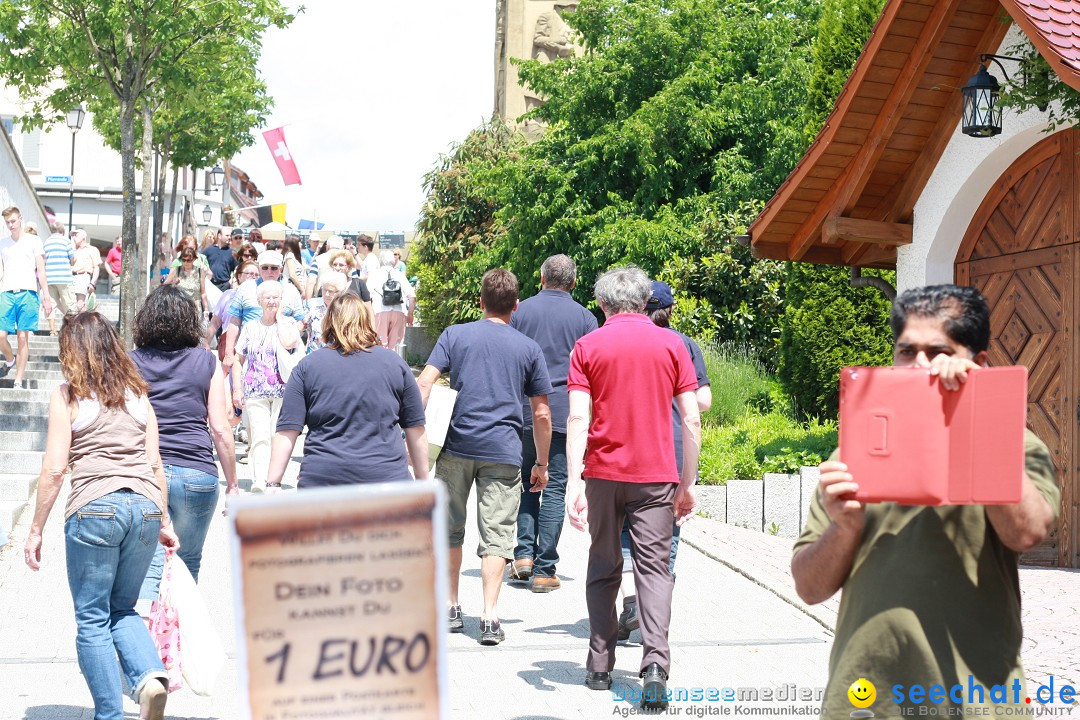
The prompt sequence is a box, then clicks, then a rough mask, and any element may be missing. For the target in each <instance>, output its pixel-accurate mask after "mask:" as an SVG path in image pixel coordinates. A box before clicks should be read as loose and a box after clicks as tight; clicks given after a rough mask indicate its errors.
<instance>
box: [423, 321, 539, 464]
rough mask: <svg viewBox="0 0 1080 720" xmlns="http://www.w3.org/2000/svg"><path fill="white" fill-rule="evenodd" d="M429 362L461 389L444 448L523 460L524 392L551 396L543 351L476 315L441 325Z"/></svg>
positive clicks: (507, 460)
mask: <svg viewBox="0 0 1080 720" xmlns="http://www.w3.org/2000/svg"><path fill="white" fill-rule="evenodd" d="M427 364H428V365H430V366H432V367H434V368H436V369H437V370H439V372H447V371H450V386H451V387H452V388H454V390H457V393H458V396H457V401H456V402H455V403H454V414H453V415H452V416H451V418H450V429H449V430H447V433H446V443H445V444H444V445H443V452H448V453H451V454H452V455H457V456H458V457H463V458H467V459H470V460H481V461H484V462H496V463H505V464H507V465H520V464H521V432H522V428H523V427H524V423H523V421H522V411H521V396H522V395H525V396H527V397H537V396H540V395H550V394H551V392H552V388H551V382H550V381H549V380H548V371H547V364H546V363H545V362H544V353H543V351H541V350H540V346H539V345H537V344H536V343H535V342H533V341H532V340H530V339H529V338H527V337H525V336H524V335H522V334H521V333H519V332H518V331H517V330H515V329H514V328H512V327H510V326H509V325H504V324H503V323H501V322H494V321H492V320H477V321H475V322H471V323H465V324H464V325H451V326H450V327H448V328H446V329H445V330H443V332H442V335H440V336H439V341H438V342H437V343H435V349H434V350H432V351H431V356H430V357H428V361H427Z"/></svg>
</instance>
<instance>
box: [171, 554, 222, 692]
mask: <svg viewBox="0 0 1080 720" xmlns="http://www.w3.org/2000/svg"><path fill="white" fill-rule="evenodd" d="M166 562H167V563H172V567H171V570H172V588H171V592H172V604H173V607H175V608H176V615H177V619H178V621H179V624H180V668H181V670H183V672H184V682H185V683H187V686H188V687H189V688H191V690H192V692H194V693H195V694H196V695H209V694H210V693H211V691H212V690H213V689H214V683H215V682H217V679H218V676H219V675H220V674H221V669H222V667H224V665H225V648H223V647H222V646H221V638H219V637H218V634H217V631H216V630H214V623H213V622H212V621H211V620H210V613H209V612H207V610H206V604H205V603H204V602H203V599H202V595H201V594H200V593H199V588H198V587H196V586H195V580H194V579H193V578H192V577H191V573H190V572H188V569H187V565H185V564H184V561H183V560H181V559H180V558H179V557H177V556H176V555H175V554H173V555H171V556H170V557H168V558H167V559H166Z"/></svg>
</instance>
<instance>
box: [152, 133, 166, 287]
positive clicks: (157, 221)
mask: <svg viewBox="0 0 1080 720" xmlns="http://www.w3.org/2000/svg"><path fill="white" fill-rule="evenodd" d="M170 144H171V143H170V142H169V134H168V133H165V140H164V141H163V142H162V143H161V152H159V153H158V154H157V158H156V162H157V166H156V168H155V169H156V170H157V177H156V178H155V179H154V184H155V185H156V186H157V189H156V190H155V192H154V233H153V235H152V236H151V237H152V241H151V242H152V247H153V248H154V263H153V267H154V272H153V274H152V276H153V277H155V278H156V277H158V271H160V270H161V268H162V267H163V266H164V265H165V257H167V256H168V254H169V252H168V246H169V243H168V241H166V242H164V243H163V242H162V241H161V231H162V230H163V229H164V225H165V166H166V165H168V163H169V153H170V152H171V149H170V147H169V145H170Z"/></svg>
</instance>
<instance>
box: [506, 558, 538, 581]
mask: <svg viewBox="0 0 1080 720" xmlns="http://www.w3.org/2000/svg"><path fill="white" fill-rule="evenodd" d="M532 574H533V561H532V558H527V557H523V558H518V559H517V560H515V561H514V562H512V563H511V564H510V579H511V580H516V581H518V582H527V581H528V580H529V578H531V577H532Z"/></svg>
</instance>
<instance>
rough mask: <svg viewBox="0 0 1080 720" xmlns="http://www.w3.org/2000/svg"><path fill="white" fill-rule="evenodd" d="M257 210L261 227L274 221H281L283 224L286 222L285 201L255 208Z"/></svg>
mask: <svg viewBox="0 0 1080 720" xmlns="http://www.w3.org/2000/svg"><path fill="white" fill-rule="evenodd" d="M255 212H257V213H258V214H259V227H262V226H263V225H268V224H269V223H272V222H279V223H281V224H282V225H284V224H285V203H280V204H279V205H264V206H263V207H259V208H255Z"/></svg>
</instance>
